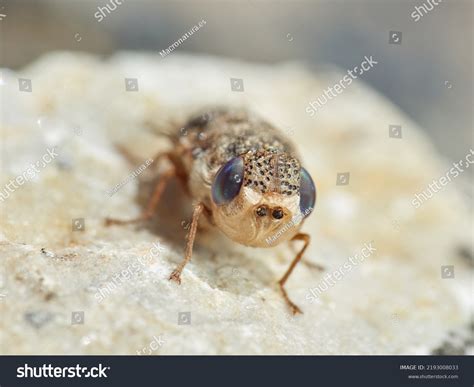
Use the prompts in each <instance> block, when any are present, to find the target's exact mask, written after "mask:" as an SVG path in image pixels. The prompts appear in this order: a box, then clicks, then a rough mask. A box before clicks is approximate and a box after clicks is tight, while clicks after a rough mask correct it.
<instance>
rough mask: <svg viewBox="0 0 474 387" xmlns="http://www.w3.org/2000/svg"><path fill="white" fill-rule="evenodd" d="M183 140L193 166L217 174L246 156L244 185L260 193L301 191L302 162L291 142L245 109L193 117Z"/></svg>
mask: <svg viewBox="0 0 474 387" xmlns="http://www.w3.org/2000/svg"><path fill="white" fill-rule="evenodd" d="M184 133H185V134H186V135H185V136H184V137H182V138H181V139H180V141H181V143H182V144H185V147H186V148H188V149H190V152H191V155H192V159H193V163H194V162H200V161H205V163H206V166H207V169H208V170H209V171H214V172H215V171H217V169H218V168H220V167H221V166H222V165H224V164H225V163H226V162H227V161H229V160H231V159H232V158H234V157H236V156H239V155H243V156H244V165H245V175H244V186H247V187H251V188H252V189H254V190H256V191H258V192H261V193H266V192H278V193H282V194H285V195H293V194H295V193H298V192H299V183H300V182H299V179H300V163H299V161H298V158H297V155H296V151H295V149H294V147H293V145H292V144H291V142H290V141H289V140H288V139H287V138H286V137H285V136H284V135H283V134H282V133H280V132H279V131H278V130H277V129H276V128H275V127H273V126H272V125H270V124H269V123H267V122H265V121H263V120H262V119H260V118H257V117H255V116H254V115H252V114H249V113H248V112H246V111H242V110H225V109H217V110H214V111H210V112H206V113H203V114H200V115H198V116H196V117H193V118H192V119H191V120H190V121H189V122H188V123H187V124H186V126H185V127H184Z"/></svg>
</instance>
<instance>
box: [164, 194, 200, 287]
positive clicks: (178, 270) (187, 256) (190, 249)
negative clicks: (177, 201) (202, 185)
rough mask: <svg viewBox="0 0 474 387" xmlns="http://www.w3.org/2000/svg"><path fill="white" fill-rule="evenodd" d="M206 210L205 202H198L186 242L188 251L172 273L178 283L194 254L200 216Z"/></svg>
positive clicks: (172, 277)
mask: <svg viewBox="0 0 474 387" xmlns="http://www.w3.org/2000/svg"><path fill="white" fill-rule="evenodd" d="M203 210H204V204H202V203H198V204H196V205H195V206H194V210H193V218H192V220H191V228H190V230H189V234H188V240H187V242H186V251H185V253H184V259H183V260H182V261H181V263H180V264H179V265H178V267H177V268H176V269H175V270H173V272H172V273H171V275H170V278H169V279H170V280H173V281H175V282H177V283H178V284H180V283H181V272H182V271H183V269H184V266H186V264H187V263H188V262H189V261H190V260H191V256H192V255H193V244H194V239H195V238H196V231H197V226H198V220H199V216H200V215H201V214H202V212H203Z"/></svg>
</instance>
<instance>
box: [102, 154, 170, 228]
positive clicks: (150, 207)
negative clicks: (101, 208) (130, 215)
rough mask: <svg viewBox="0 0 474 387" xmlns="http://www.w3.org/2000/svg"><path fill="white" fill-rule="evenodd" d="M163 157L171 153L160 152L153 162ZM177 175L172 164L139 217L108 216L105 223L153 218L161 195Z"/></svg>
mask: <svg viewBox="0 0 474 387" xmlns="http://www.w3.org/2000/svg"><path fill="white" fill-rule="evenodd" d="M163 158H168V159H169V155H168V154H167V153H162V154H160V155H159V156H158V157H157V158H156V159H155V161H154V162H153V164H154V163H155V162H158V161H161V160H162V159H163ZM175 175H176V168H175V167H174V166H172V167H171V168H170V169H169V170H167V171H166V172H164V173H163V174H162V175H161V176H160V180H159V181H158V183H157V184H156V186H155V189H154V190H153V194H152V195H151V198H150V200H149V201H148V204H147V206H146V208H145V210H144V211H143V212H142V213H141V215H140V216H139V217H138V218H135V219H128V220H122V219H111V218H106V219H105V225H106V226H110V225H112V224H130V223H138V222H142V221H145V220H149V219H151V218H152V217H153V215H154V214H155V211H156V208H157V207H158V203H159V202H160V198H161V195H162V194H163V192H164V190H165V188H166V185H167V184H168V182H169V181H170V179H171V178H172V177H174V176H175Z"/></svg>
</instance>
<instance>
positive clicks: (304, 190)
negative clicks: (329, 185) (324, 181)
mask: <svg viewBox="0 0 474 387" xmlns="http://www.w3.org/2000/svg"><path fill="white" fill-rule="evenodd" d="M315 202H316V186H315V185H314V182H313V179H312V178H311V176H310V174H309V173H308V171H307V170H306V169H304V168H301V179H300V211H301V213H302V214H303V216H304V217H307V216H308V215H309V214H310V213H311V212H312V211H313V208H314V204H315Z"/></svg>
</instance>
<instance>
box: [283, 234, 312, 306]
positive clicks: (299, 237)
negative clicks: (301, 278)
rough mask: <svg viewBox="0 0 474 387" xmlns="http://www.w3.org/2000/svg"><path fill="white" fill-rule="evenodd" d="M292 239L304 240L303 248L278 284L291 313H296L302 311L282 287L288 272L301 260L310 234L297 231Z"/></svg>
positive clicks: (288, 274)
mask: <svg viewBox="0 0 474 387" xmlns="http://www.w3.org/2000/svg"><path fill="white" fill-rule="evenodd" d="M291 240H292V241H304V245H303V248H302V249H301V250H300V251H299V252H298V254H296V257H295V258H294V259H293V262H291V265H290V267H289V268H288V270H287V271H286V273H285V275H284V276H283V277H282V278H281V279H280V281H278V285H280V289H281V292H282V293H283V298H284V299H285V301H286V303H287V304H288V306H289V307H290V308H291V311H292V312H293V314H297V313H303V312H302V311H301V309H300V308H298V306H297V305H296V304H294V303H293V302H292V301H291V300H290V298H289V297H288V294H287V293H286V290H285V288H284V285H285V282H286V281H287V279H288V277H289V276H290V274H291V273H292V272H293V269H294V268H295V266H296V265H297V263H298V262H299V261H300V260H301V257H302V256H303V253H304V252H305V250H306V248H307V247H308V246H309V242H310V236H309V235H308V234H303V233H299V234H296V235H295V236H294V237H293V238H292V239H291Z"/></svg>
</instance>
